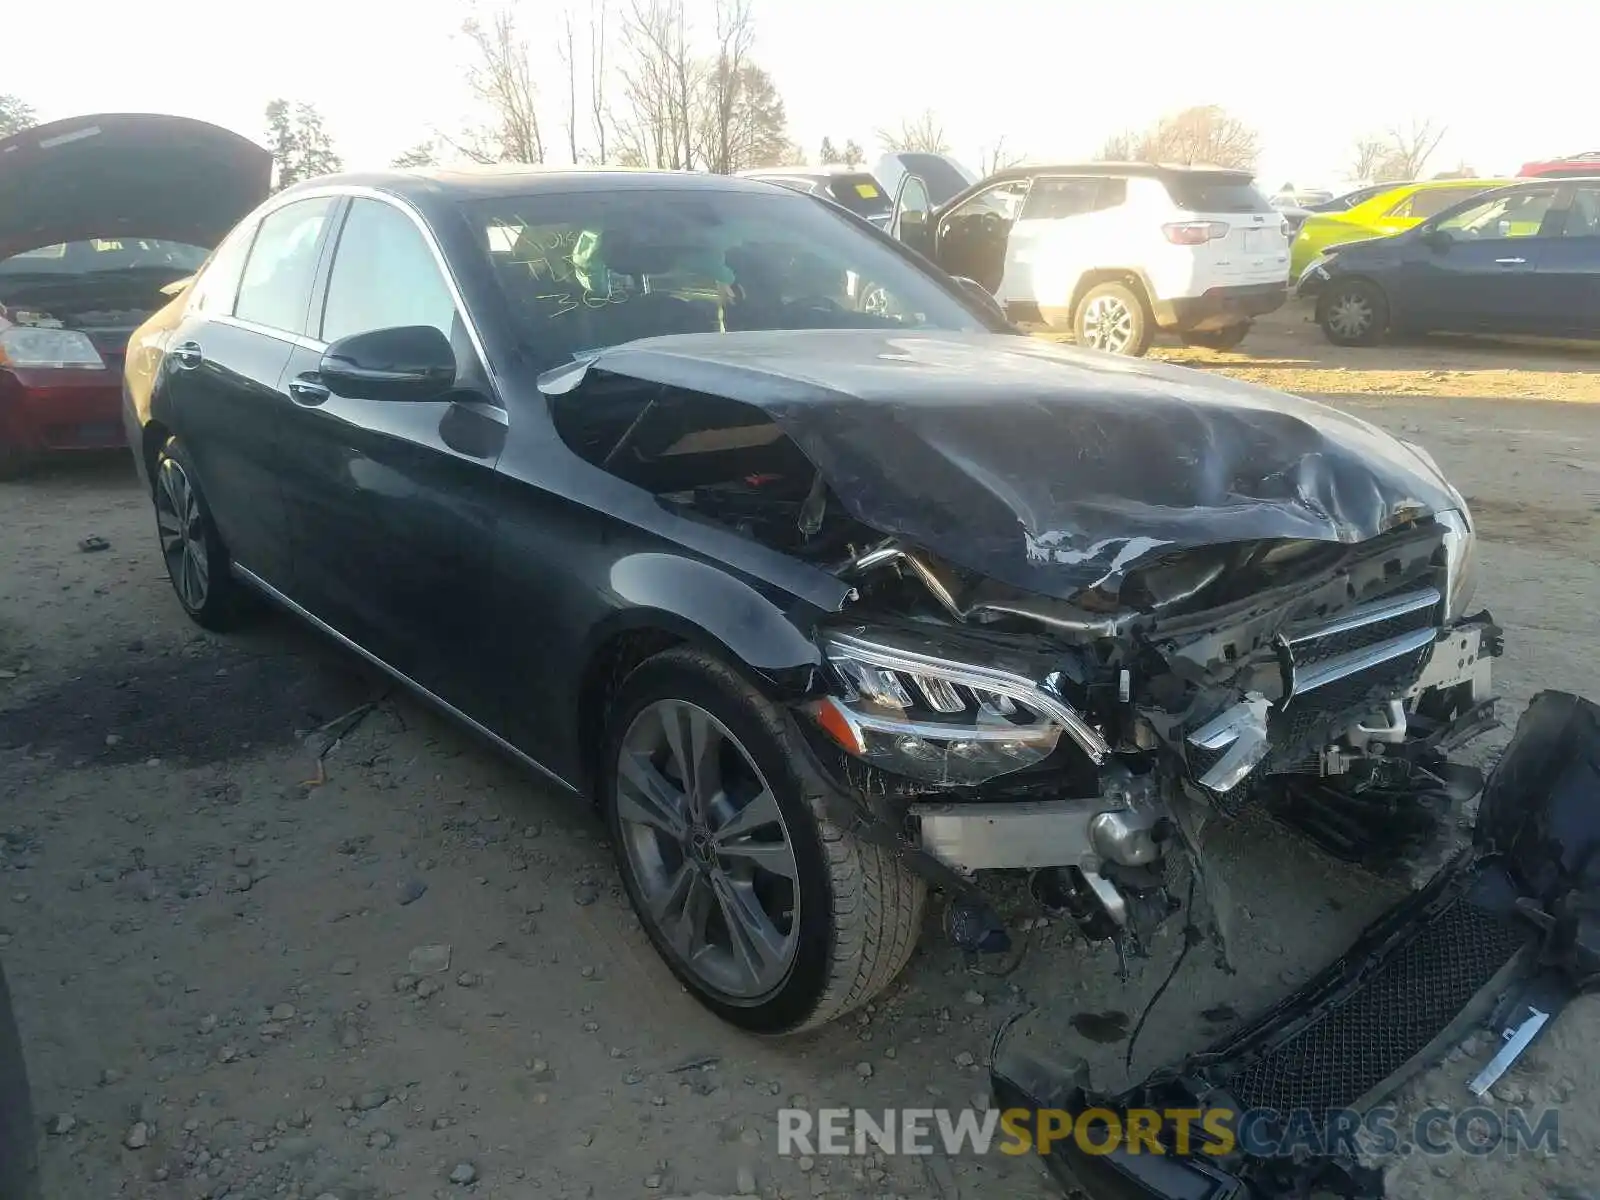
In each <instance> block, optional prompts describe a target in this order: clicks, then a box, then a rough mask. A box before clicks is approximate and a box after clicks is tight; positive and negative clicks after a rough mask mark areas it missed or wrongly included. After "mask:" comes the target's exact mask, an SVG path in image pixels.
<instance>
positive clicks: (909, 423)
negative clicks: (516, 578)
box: [540, 330, 1460, 598]
mask: <svg viewBox="0 0 1600 1200" xmlns="http://www.w3.org/2000/svg"><path fill="white" fill-rule="evenodd" d="M590 372H604V373H606V374H608V375H615V376H624V377H630V378H634V379H639V380H643V381H646V382H650V383H657V384H663V385H667V386H670V387H676V388H684V389H689V390H692V391H697V392H702V393H709V394H712V395H716V396H721V397H726V398H729V399H733V400H737V401H742V402H744V403H746V404H749V405H752V406H753V407H755V408H757V409H760V410H761V411H763V412H764V413H766V414H767V415H768V416H769V417H770V418H771V419H772V420H773V421H774V422H776V423H777V424H778V425H779V426H780V427H781V428H782V429H783V431H784V432H785V433H786V434H787V435H788V436H789V437H790V438H791V439H793V440H794V442H795V443H796V444H797V445H799V447H800V448H801V449H802V450H803V451H804V452H805V454H806V455H807V456H808V457H809V458H810V459H811V461H812V462H813V463H814V464H815V465H816V467H817V470H818V471H819V472H821V474H822V476H823V477H824V478H825V479H826V480H827V482H828V484H829V486H830V487H831V488H832V490H833V492H834V493H835V495H837V496H838V498H839V500H840V502H841V503H842V504H844V505H845V507H846V508H847V509H849V511H850V513H851V515H852V516H854V517H856V518H857V519H858V520H860V521H862V522H863V523H865V524H867V525H870V526H872V527H873V528H875V529H878V530H880V531H881V532H883V533H885V534H891V535H898V536H902V537H904V538H906V539H907V540H909V541H911V542H913V543H916V544H918V545H920V546H923V547H925V548H926V549H929V550H932V551H933V552H935V553H936V554H939V555H941V556H943V557H944V558H946V559H948V560H949V561H951V562H953V563H955V564H957V565H958V566H962V567H965V568H967V569H969V570H972V571H976V572H979V573H980V574H983V575H986V576H988V577H990V578H993V579H996V580H999V581H1001V582H1004V583H1009V584H1011V585H1013V586H1016V587H1020V588H1024V589H1026V590H1029V591H1033V592H1037V593H1041V594H1045V595H1052V596H1057V597H1062V598H1065V597H1069V596H1071V595H1072V594H1073V593H1075V592H1077V591H1078V590H1080V589H1081V588H1083V587H1085V586H1089V585H1092V584H1095V583H1097V582H1099V581H1100V580H1102V579H1105V578H1108V577H1112V576H1115V575H1116V574H1117V573H1119V572H1121V571H1122V570H1124V569H1126V568H1128V567H1129V566H1131V565H1132V564H1134V563H1135V562H1137V561H1139V560H1142V559H1146V558H1149V557H1151V556H1153V555H1165V554H1168V553H1172V552H1176V551H1180V550H1185V549H1192V548H1195V547H1198V546H1205V545H1215V544H1218V543H1223V542H1235V541H1250V540H1256V539H1265V538H1307V539H1314V540H1321V541H1334V542H1347V543H1348V542H1358V541H1363V540H1365V539H1367V538H1371V537H1374V536H1376V535H1378V534H1380V533H1383V532H1384V531H1386V530H1388V529H1390V528H1392V527H1393V526H1395V525H1397V524H1399V523H1402V522H1405V521H1408V520H1411V519H1414V518H1416V517H1418V516H1421V515H1427V514H1431V513H1434V512H1438V511H1442V510H1445V509H1449V508H1453V507H1456V506H1457V505H1458V504H1459V503H1460V501H1459V499H1457V498H1456V497H1455V495H1454V494H1453V492H1452V490H1451V488H1450V486H1449V485H1448V484H1447V483H1446V482H1445V481H1444V480H1443V479H1442V478H1441V477H1440V476H1439V474H1438V472H1437V470H1435V469H1434V468H1433V467H1432V466H1431V465H1430V464H1428V463H1427V462H1425V461H1424V460H1423V459H1422V457H1421V456H1419V455H1418V454H1417V453H1415V452H1414V451H1413V450H1411V449H1409V448H1408V447H1406V446H1405V445H1404V444H1402V443H1400V442H1398V441H1396V440H1395V439H1394V438H1392V437H1390V436H1389V435H1388V434H1386V433H1384V432H1382V431H1381V430H1379V429H1377V428H1375V427H1374V426H1372V425H1369V424H1367V423H1366V422H1365V421H1361V420H1358V419H1357V418H1355V417H1352V416H1349V415H1347V414H1345V413H1342V412H1339V411H1337V410H1335V409H1332V408H1328V407H1326V406H1324V405H1321V404H1315V403H1312V402H1311V401H1307V400H1302V399H1299V398H1297V397H1294V396H1288V395H1284V394H1282V393H1279V392H1274V391H1270V390H1268V389H1266V388H1258V387H1252V386H1249V385H1247V384H1242V383H1236V382H1234V381H1231V380H1225V379H1220V378H1217V377H1216V376H1213V375H1207V374H1203V373H1201V372H1198V371H1192V370H1187V369H1184V368H1179V367H1172V366H1166V365H1163V364H1159V363H1152V362H1146V361H1140V360H1131V359H1127V358H1115V357H1111V356H1108V355H1102V354H1095V353H1092V352H1086V351H1079V350H1074V349H1069V348H1065V347H1061V346H1056V345H1052V344H1050V343H1047V342H1043V341H1040V340H1037V339H1034V338H1028V337H1022V336H1016V335H1005V334H948V333H920V332H902V331H888V330H884V331H880V330H794V331H775V332H763V333H732V334H683V335H673V336H668V337H659V338H648V339H643V340H640V341H635V342H629V343H625V344H623V345H620V346H616V347H613V348H611V349H607V350H602V351H599V352H596V353H595V354H593V355H591V356H588V357H586V358H585V359H584V360H583V361H580V362H577V363H573V364H570V365H568V366H566V367H560V368H557V369H555V370H553V371H550V372H547V373H546V374H545V375H544V376H543V377H542V378H541V380H540V387H541V388H542V389H543V390H544V391H545V392H546V393H547V394H552V395H554V394H559V393H564V392H569V391H572V390H573V389H575V388H579V387H581V386H582V384H583V381H584V379H585V377H586V375H588V373H590Z"/></svg>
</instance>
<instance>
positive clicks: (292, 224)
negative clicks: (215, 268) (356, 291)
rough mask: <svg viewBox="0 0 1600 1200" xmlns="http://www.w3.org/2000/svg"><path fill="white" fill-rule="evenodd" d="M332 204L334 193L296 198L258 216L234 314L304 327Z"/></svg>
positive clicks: (295, 329) (270, 324)
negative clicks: (305, 198)
mask: <svg viewBox="0 0 1600 1200" xmlns="http://www.w3.org/2000/svg"><path fill="white" fill-rule="evenodd" d="M333 204H334V199H333V197H332V196H321V197H318V198H316V199H313V200H298V201H296V202H295V203H293V204H286V205H284V206H283V207H282V208H280V209H278V210H277V211H276V212H274V213H271V214H270V215H269V216H268V217H267V218H266V219H265V220H264V221H262V222H261V228H260V229H259V231H257V233H256V240H255V244H254V245H253V246H251V247H250V260H249V262H247V263H246V264H245V268H244V276H243V278H241V279H240V281H239V299H238V302H237V303H236V304H235V305H234V309H233V313H234V316H236V317H238V318H239V319H240V320H241V321H253V322H255V323H256V324H258V325H265V326H266V327H267V328H269V329H282V330H284V331H285V332H288V333H304V332H305V326H306V309H307V308H308V307H310V304H311V284H312V281H313V280H314V279H315V278H316V274H317V250H318V248H319V247H320V246H321V244H322V228H323V226H324V225H325V224H326V223H327V220H328V217H329V215H330V214H331V213H332V212H333Z"/></svg>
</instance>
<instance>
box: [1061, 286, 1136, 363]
mask: <svg viewBox="0 0 1600 1200" xmlns="http://www.w3.org/2000/svg"><path fill="white" fill-rule="evenodd" d="M1072 332H1073V334H1074V336H1075V337H1076V338H1077V341H1078V345H1080V346H1088V347H1090V348H1092V349H1095V350H1104V351H1106V352H1107V353H1110V354H1126V355H1130V356H1132V357H1134V358H1138V357H1140V356H1141V355H1143V354H1144V353H1145V352H1146V351H1148V350H1149V349H1150V341H1151V339H1152V338H1153V337H1154V336H1155V329H1154V328H1153V326H1152V323H1151V320H1150V313H1149V312H1148V311H1147V310H1146V308H1145V303H1144V300H1143V298H1142V297H1141V296H1140V295H1139V294H1138V293H1137V292H1135V291H1134V290H1133V289H1132V288H1130V287H1128V286H1127V285H1126V284H1122V283H1102V284H1099V285H1097V286H1096V287H1092V288H1090V289H1089V290H1088V291H1087V292H1085V293H1084V294H1083V298H1082V299H1081V300H1079V301H1078V308H1077V311H1076V312H1075V313H1074V314H1073V318H1072Z"/></svg>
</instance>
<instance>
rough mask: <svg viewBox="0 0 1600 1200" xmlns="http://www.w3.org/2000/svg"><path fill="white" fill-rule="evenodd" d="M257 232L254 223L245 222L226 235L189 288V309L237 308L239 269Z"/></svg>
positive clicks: (224, 310)
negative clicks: (234, 305) (235, 301)
mask: <svg viewBox="0 0 1600 1200" xmlns="http://www.w3.org/2000/svg"><path fill="white" fill-rule="evenodd" d="M254 236H255V226H254V225H241V226H240V227H239V228H237V229H235V230H234V231H233V232H232V233H230V234H229V235H228V236H227V237H225V238H223V239H222V245H220V246H218V247H217V249H216V253H214V254H213V255H212V256H211V261H210V262H208V263H206V265H205V267H204V268H203V269H202V270H201V272H200V278H198V279H196V280H195V281H194V287H193V288H191V289H190V291H189V310H190V311H191V312H196V313H213V314H215V313H226V312H231V311H232V310H233V302H234V298H235V297H236V296H237V295H238V292H239V273H240V271H242V270H243V269H244V261H245V255H247V254H248V253H249V252H250V242H251V239H252V238H253V237H254Z"/></svg>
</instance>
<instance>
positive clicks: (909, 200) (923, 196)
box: [889, 175, 938, 262]
mask: <svg viewBox="0 0 1600 1200" xmlns="http://www.w3.org/2000/svg"><path fill="white" fill-rule="evenodd" d="M933 235H934V224H933V202H932V201H931V200H930V199H929V198H928V185H927V184H926V183H924V182H923V181H922V177H921V176H920V175H907V176H905V177H904V178H902V179H901V180H900V186H899V187H897V188H896V189H895V193H894V207H893V208H892V209H891V210H890V212H889V236H890V237H892V238H897V239H898V240H900V241H902V242H904V243H905V244H906V245H907V246H910V247H911V248H912V249H913V250H915V251H916V252H917V253H918V254H920V255H922V257H923V258H926V259H927V260H928V261H929V262H937V261H938V260H937V259H936V258H935V257H934V249H935V247H934V236H933Z"/></svg>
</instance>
